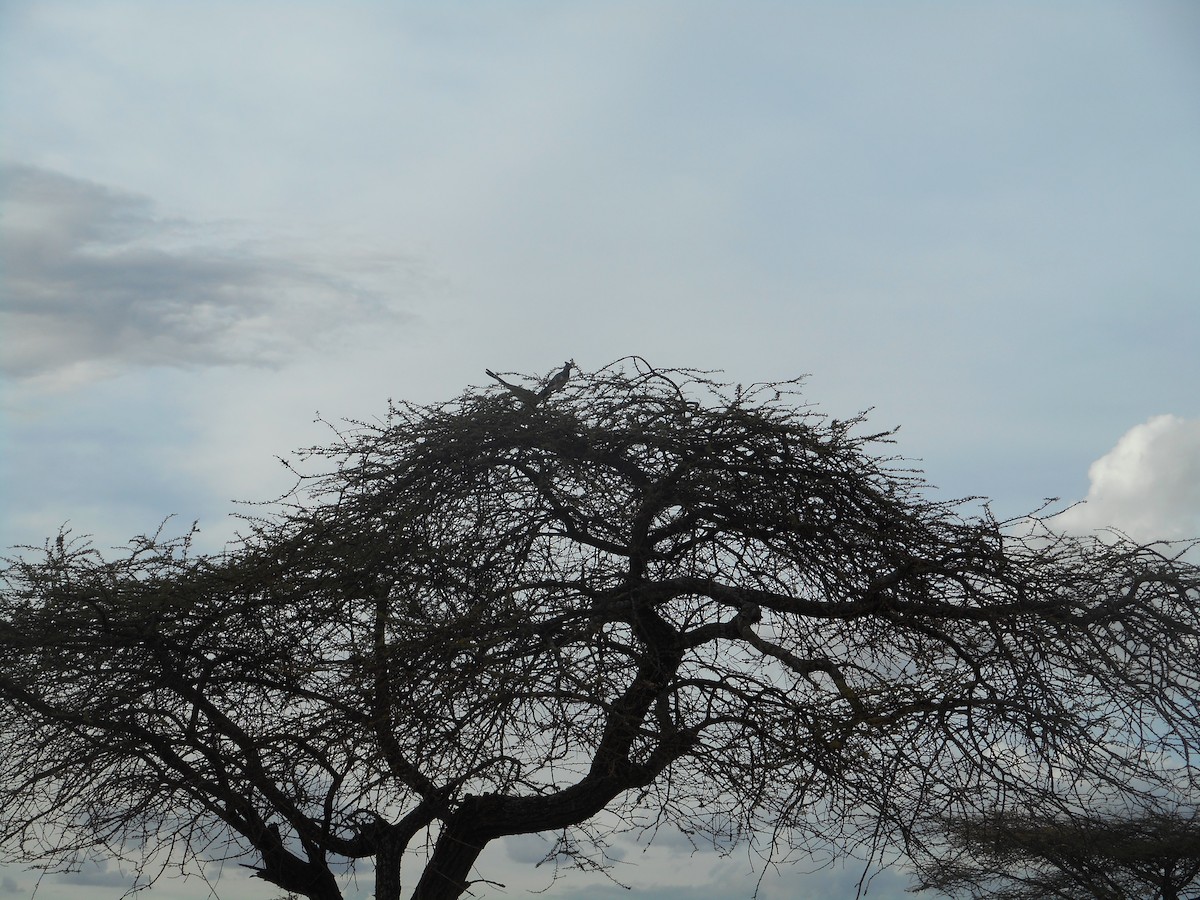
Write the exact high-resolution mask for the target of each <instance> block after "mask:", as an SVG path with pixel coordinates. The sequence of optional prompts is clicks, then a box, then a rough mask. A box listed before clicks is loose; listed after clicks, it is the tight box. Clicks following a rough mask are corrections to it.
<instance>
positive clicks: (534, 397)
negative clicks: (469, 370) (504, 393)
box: [483, 369, 542, 406]
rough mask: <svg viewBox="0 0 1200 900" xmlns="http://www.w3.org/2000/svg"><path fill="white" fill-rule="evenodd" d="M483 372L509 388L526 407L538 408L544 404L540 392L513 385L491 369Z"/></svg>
mask: <svg viewBox="0 0 1200 900" xmlns="http://www.w3.org/2000/svg"><path fill="white" fill-rule="evenodd" d="M483 371H485V372H486V373H487V374H488V375H489V376H490V377H492V378H495V379H496V380H497V381H498V382H500V383H501V384H502V385H504V386H505V387H506V388H508V390H509V392H510V393H512V395H513V396H515V397H516V398H517V399H518V400H520V401H521V402H522V403H524V404H525V405H526V406H537V405H538V404H539V403H541V402H542V394H541V393H540V392H538V391H531V390H530V389H529V388H526V387H521V386H520V385H519V384H513V383H512V382H511V381H505V380H504V379H503V378H501V377H500V376H499V375H497V374H496V373H495V372H493V371H492V370H491V369H484V370H483Z"/></svg>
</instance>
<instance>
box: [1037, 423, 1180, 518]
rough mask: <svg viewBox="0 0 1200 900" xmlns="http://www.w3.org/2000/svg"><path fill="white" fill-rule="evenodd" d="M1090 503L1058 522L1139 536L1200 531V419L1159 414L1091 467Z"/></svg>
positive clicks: (1137, 426)
mask: <svg viewBox="0 0 1200 900" xmlns="http://www.w3.org/2000/svg"><path fill="white" fill-rule="evenodd" d="M1088 477H1089V479H1090V480H1091V487H1090V488H1089V490H1088V494H1087V500H1086V502H1085V503H1083V504H1081V505H1079V506H1076V507H1074V508H1072V509H1070V510H1068V511H1067V512H1065V513H1063V514H1062V515H1061V516H1060V517H1059V518H1058V519H1057V520H1056V521H1057V522H1058V524H1059V525H1060V526H1062V527H1064V528H1066V529H1067V530H1069V531H1090V530H1093V529H1097V528H1108V527H1112V528H1117V529H1119V530H1121V531H1123V532H1125V533H1126V534H1128V535H1130V537H1133V538H1135V539H1138V540H1143V541H1152V540H1160V539H1187V538H1193V537H1198V536H1200V419H1184V418H1180V417H1179V416H1173V415H1160V416H1154V417H1152V418H1151V419H1149V420H1148V421H1146V422H1143V423H1142V424H1140V425H1135V426H1134V427H1133V428H1131V429H1129V431H1127V432H1125V434H1124V435H1122V437H1121V439H1120V440H1119V441H1117V444H1116V446H1115V447H1113V449H1112V450H1110V451H1109V452H1108V453H1106V454H1105V455H1104V456H1102V457H1100V458H1099V459H1098V460H1096V461H1095V462H1094V463H1092V465H1091V467H1090V468H1089V469H1088Z"/></svg>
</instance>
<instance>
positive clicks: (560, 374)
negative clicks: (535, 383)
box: [538, 359, 575, 400]
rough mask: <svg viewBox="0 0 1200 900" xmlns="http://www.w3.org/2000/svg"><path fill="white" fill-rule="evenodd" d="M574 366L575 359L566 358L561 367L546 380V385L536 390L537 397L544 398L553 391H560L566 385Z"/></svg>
mask: <svg viewBox="0 0 1200 900" xmlns="http://www.w3.org/2000/svg"><path fill="white" fill-rule="evenodd" d="M573 368H575V360H573V359H568V360H567V361H566V363H564V364H563V367H562V368H561V369H559V370H558V371H557V372H555V373H554V374H553V375H552V376H551V377H550V380H549V381H547V382H546V386H545V387H544V388H542V389H541V391H539V392H538V399H539V400H545V399H546V398H547V397H549V396H550V395H551V394H553V393H554V392H555V391H561V390H562V389H563V387H565V386H566V383H567V381H568V380H569V379H570V378H571V370H572V369H573Z"/></svg>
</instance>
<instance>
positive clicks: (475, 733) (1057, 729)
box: [0, 358, 1200, 900]
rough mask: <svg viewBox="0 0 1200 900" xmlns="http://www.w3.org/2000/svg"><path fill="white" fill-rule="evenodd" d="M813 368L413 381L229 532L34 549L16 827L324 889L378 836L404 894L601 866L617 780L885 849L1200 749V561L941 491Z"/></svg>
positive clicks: (15, 625)
mask: <svg viewBox="0 0 1200 900" xmlns="http://www.w3.org/2000/svg"><path fill="white" fill-rule="evenodd" d="M569 370H570V366H569V365H568V368H567V369H565V370H564V371H565V372H566V373H567V374H569ZM560 374H561V373H560ZM796 387H797V386H796V385H795V384H794V383H786V384H770V385H757V386H753V387H751V388H749V389H743V388H742V387H741V386H737V387H728V386H724V385H721V384H719V383H717V382H715V381H713V380H712V379H710V378H709V377H708V376H707V375H705V374H704V373H701V372H696V371H690V370H672V371H659V370H656V369H654V368H652V367H651V366H649V365H648V364H646V363H645V362H644V361H642V360H640V359H637V358H631V359H628V360H624V361H621V362H619V363H616V364H614V365H612V366H610V367H607V368H605V369H602V370H600V371H599V372H595V373H590V374H583V373H581V374H580V377H576V378H574V379H571V380H570V381H569V382H568V381H567V380H566V379H565V378H564V379H561V383H559V384H557V385H556V387H555V390H554V391H553V392H550V393H547V394H546V396H544V397H542V398H540V399H539V401H538V402H537V403H536V404H520V405H518V406H516V407H514V406H513V404H512V403H511V402H510V396H511V395H510V394H509V393H508V392H507V391H506V392H502V393H497V391H496V390H479V389H471V390H469V391H467V392H466V393H465V394H463V395H462V396H461V397H460V398H458V399H457V400H455V401H453V402H450V403H447V404H444V405H439V406H433V407H418V406H412V405H398V406H394V407H393V408H392V409H391V410H390V414H389V416H388V418H387V419H386V421H384V422H381V423H374V424H368V423H351V425H349V426H348V427H346V428H345V429H343V430H342V431H340V433H339V434H338V440H337V442H336V443H335V445H333V446H331V447H327V448H317V449H314V450H311V451H309V452H308V453H307V454H305V455H304V462H301V463H297V466H302V467H305V468H309V469H311V468H314V467H315V468H317V471H316V473H315V474H311V475H309V474H306V475H303V476H302V478H301V482H300V484H299V486H298V488H297V490H296V491H295V492H294V493H292V494H291V495H289V497H287V498H285V500H284V501H283V502H282V504H281V505H279V506H278V507H277V510H276V511H275V512H271V513H269V514H265V515H263V516H262V517H260V518H255V519H252V520H249V526H250V530H249V533H248V535H247V536H246V538H245V539H244V541H242V542H241V543H239V544H238V545H236V546H233V547H231V548H230V549H228V550H227V551H226V552H225V553H223V554H220V555H218V556H197V555H195V554H193V553H192V552H191V551H190V545H189V541H188V540H187V539H186V538H185V539H181V540H175V541H170V540H162V539H157V538H155V539H143V540H142V541H141V542H140V543H137V544H135V545H134V546H133V548H132V550H131V552H130V553H129V554H128V555H126V556H125V557H123V558H121V559H118V560H116V561H106V560H103V559H101V558H100V557H99V556H98V555H97V554H96V553H95V552H94V551H92V550H91V549H90V548H88V547H87V546H84V545H76V544H74V543H69V542H68V543H66V544H64V543H60V542H55V543H54V544H53V545H49V544H48V545H47V547H46V548H45V551H44V553H43V555H42V557H41V558H36V557H35V558H32V559H20V560H16V561H14V562H13V563H12V564H11V565H10V567H9V568H8V570H7V571H6V579H7V588H6V590H5V591H4V593H3V601H2V602H3V606H2V608H0V697H3V699H4V701H5V705H4V706H3V711H0V734H2V735H3V736H4V737H5V738H6V740H9V741H11V750H10V752H9V754H8V756H7V757H6V758H5V759H4V760H3V761H0V784H2V785H3V796H2V797H0V801H2V805H3V811H2V812H0V844H3V845H4V846H7V847H10V848H15V849H14V850H13V854H14V855H15V856H17V857H18V858H22V859H26V860H38V859H40V860H42V861H43V862H44V863H45V864H48V865H57V866H70V865H71V864H73V863H74V862H75V861H76V860H77V859H78V856H79V854H83V853H89V852H96V851H103V852H109V853H114V854H127V853H129V852H131V851H132V850H136V851H137V852H140V853H142V854H144V855H145V856H146V858H148V859H152V860H160V861H161V862H160V864H161V865H167V864H175V863H178V862H180V860H183V861H185V862H186V861H187V860H189V859H191V858H192V857H193V856H200V857H206V858H212V857H215V856H221V855H225V856H228V857H236V858H241V859H244V858H246V854H249V856H250V857H251V858H252V859H253V865H254V866H255V868H256V869H257V871H258V873H259V874H260V875H261V877H263V878H265V879H267V880H268V881H270V882H272V883H273V884H276V885H278V886H279V887H280V888H282V889H284V890H287V891H292V892H295V893H297V894H301V895H304V896H307V897H311V898H314V900H333V898H339V897H340V896H341V894H340V890H339V886H338V882H337V879H336V877H335V875H334V873H335V871H337V866H338V865H339V864H341V863H347V862H348V863H351V864H353V863H354V862H355V861H360V860H370V861H372V862H373V864H374V870H375V890H376V897H377V898H379V900H394V898H397V897H399V896H400V892H401V867H402V862H404V861H405V860H406V859H407V860H410V862H409V863H408V864H407V865H415V866H417V868H418V870H419V871H418V873H417V875H416V877H415V884H414V886H413V887H412V896H413V897H414V898H416V900H436V898H449V897H456V896H458V895H459V894H460V893H461V892H462V891H463V890H464V889H465V888H466V887H467V885H468V884H469V883H470V882H471V881H472V879H473V878H475V877H477V876H476V875H475V874H474V872H475V864H476V861H477V858H478V856H479V853H480V852H481V850H482V849H483V848H484V847H485V846H487V844H488V843H489V842H491V841H493V840H495V839H497V838H500V837H503V836H506V835H514V834H520V833H531V832H545V833H550V834H554V833H559V834H561V835H563V836H564V839H563V840H562V841H560V842H559V844H558V845H557V846H558V847H559V848H562V847H569V848H570V851H569V852H570V853H573V854H578V855H579V858H580V860H581V861H585V860H586V854H587V847H588V846H589V845H590V839H594V838H597V837H598V835H597V833H596V832H595V831H594V830H592V829H593V827H594V826H593V825H591V824H589V823H591V822H594V821H595V817H596V816H597V815H598V814H599V813H600V812H601V811H603V810H609V811H610V812H612V813H614V814H615V815H617V816H618V817H620V818H622V819H623V820H624V821H625V822H626V823H628V824H629V825H631V826H633V827H636V828H644V829H646V830H647V831H648V832H653V831H654V830H656V829H658V828H661V827H665V826H670V827H677V828H679V829H682V830H684V831H685V832H686V833H687V834H689V835H693V836H697V838H698V839H703V838H707V839H708V840H711V841H712V842H713V843H714V844H717V845H719V846H729V845H730V844H731V843H734V842H737V841H739V840H746V839H749V838H750V836H751V835H753V834H756V833H765V834H767V835H769V836H772V840H770V841H769V843H770V849H767V850H764V851H763V852H764V853H767V854H775V855H776V858H786V857H787V856H788V854H789V853H803V852H804V851H805V850H806V848H809V847H811V846H814V845H816V844H817V843H819V842H822V841H826V840H836V841H838V842H840V843H842V844H843V845H845V844H852V843H855V842H865V843H866V844H868V848H867V852H869V853H879V852H882V850H883V849H884V848H885V847H888V846H893V847H900V846H903V845H904V844H905V842H906V841H907V840H909V839H913V838H914V836H915V834H916V832H915V831H914V827H913V826H914V823H915V822H916V821H917V820H918V819H919V818H921V817H923V816H934V815H939V814H943V813H945V812H946V811H948V810H952V809H957V808H960V807H963V806H964V805H969V804H970V800H969V797H970V796H971V795H972V791H973V790H975V789H976V788H977V787H979V786H980V785H984V784H986V785H989V786H991V787H995V786H996V785H1000V786H1001V787H1005V786H1007V787H1009V788H1011V789H1012V790H1014V791H1015V790H1017V789H1020V788H1023V787H1027V786H1030V785H1040V784H1044V783H1045V780H1046V778H1047V777H1048V776H1050V775H1053V776H1054V777H1055V778H1058V779H1059V781H1060V782H1061V781H1062V779H1070V778H1075V779H1079V780H1080V783H1082V781H1083V780H1087V781H1088V782H1089V783H1106V782H1114V781H1117V780H1120V781H1121V782H1122V783H1126V782H1127V781H1128V780H1129V779H1130V777H1133V776H1136V777H1137V778H1139V779H1141V783H1145V784H1147V785H1150V784H1151V783H1152V782H1153V780H1154V779H1156V778H1161V777H1162V768H1163V765H1164V762H1163V761H1164V760H1167V761H1170V760H1175V759H1182V758H1184V757H1185V756H1186V754H1187V753H1188V752H1191V751H1192V750H1194V749H1195V748H1196V746H1197V740H1196V738H1197V729H1196V726H1197V721H1196V712H1195V708H1194V705H1193V703H1192V700H1191V698H1192V697H1194V696H1195V695H1196V692H1197V690H1198V689H1200V684H1197V672H1198V671H1200V667H1198V666H1197V633H1198V631H1197V626H1198V620H1197V602H1196V601H1197V599H1198V596H1200V595H1198V585H1200V579H1198V577H1197V573H1196V570H1195V569H1194V568H1192V567H1190V566H1188V565H1186V564H1185V563H1183V562H1182V561H1180V560H1179V559H1178V558H1177V555H1175V554H1172V553H1168V552H1167V548H1164V547H1146V546H1138V545H1134V544H1131V543H1129V542H1117V543H1104V542H1100V541H1093V540H1080V539H1069V538H1066V537H1063V536H1061V535H1056V534H1055V533H1054V532H1053V531H1051V530H1050V529H1049V528H1048V527H1046V526H1045V523H1043V522H1041V521H1040V520H1038V519H1036V518H1031V519H1029V520H1027V521H1026V522H1025V525H1026V526H1027V528H1026V530H1025V531H1023V532H1022V531H1020V530H1019V529H1016V528H1015V527H1014V526H1015V524H1016V523H1011V522H1010V523H1005V522H997V521H995V520H994V519H992V518H991V517H990V515H988V514H987V513H986V511H985V512H984V513H983V514H982V515H980V516H976V517H974V518H971V517H968V516H966V515H965V514H964V513H962V512H960V507H959V506H957V505H954V504H946V503H938V502H933V501H931V500H928V499H926V498H925V497H924V496H923V494H922V493H921V491H922V488H923V485H922V482H921V481H920V479H919V477H918V476H917V474H916V473H914V472H912V471H910V470H907V469H905V468H903V467H902V465H901V464H900V463H898V462H897V461H895V460H893V459H888V458H880V457H878V456H876V455H874V448H876V447H877V446H880V445H883V444H886V443H887V442H888V440H889V435H888V434H886V433H885V434H875V435H862V434H859V433H858V432H859V431H860V430H861V429H862V426H863V420H862V419H861V418H859V419H854V420H851V421H845V422H836V421H830V420H827V419H826V418H824V417H822V416H820V415H819V414H817V413H815V412H814V411H812V410H811V409H810V408H808V407H807V406H805V405H804V404H803V403H801V402H798V400H797V395H796V393H795V391H796ZM1168 768H1169V765H1168ZM1184 768H1185V769H1186V765H1184ZM1173 777H1178V772H1175V773H1173ZM1148 789H1149V788H1148ZM421 847H425V848H427V852H426V853H425V854H424V855H423V856H414V853H413V851H414V850H416V849H420V848H421ZM406 854H407V855H406Z"/></svg>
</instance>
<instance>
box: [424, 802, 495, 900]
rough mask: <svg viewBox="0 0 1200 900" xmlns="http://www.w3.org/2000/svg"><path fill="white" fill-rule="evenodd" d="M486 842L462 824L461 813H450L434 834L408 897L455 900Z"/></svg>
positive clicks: (485, 839)
mask: <svg viewBox="0 0 1200 900" xmlns="http://www.w3.org/2000/svg"><path fill="white" fill-rule="evenodd" d="M487 842H488V839H487V838H485V837H483V836H482V835H480V834H479V833H478V832H476V831H475V830H474V829H472V828H470V827H469V826H468V825H467V824H466V817H465V816H463V815H462V814H461V813H460V814H459V815H456V816H454V817H453V818H452V819H451V820H450V821H449V822H448V823H446V825H445V827H444V828H443V830H442V833H441V834H440V835H439V836H438V839H437V844H436V845H435V846H434V848H433V856H432V857H430V860H429V863H428V864H427V865H426V866H425V871H424V872H422V873H421V880H420V881H419V882H417V888H416V890H415V891H413V895H412V900H455V898H457V897H458V896H459V895H461V894H462V892H463V891H465V890H466V889H467V887H468V885H469V884H470V883H471V882H470V878H469V876H470V874H471V867H472V866H473V865H475V860H477V859H478V858H479V854H480V853H482V852H483V848H484V847H485V846H486V845H487Z"/></svg>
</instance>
